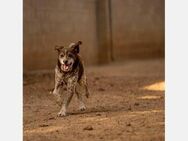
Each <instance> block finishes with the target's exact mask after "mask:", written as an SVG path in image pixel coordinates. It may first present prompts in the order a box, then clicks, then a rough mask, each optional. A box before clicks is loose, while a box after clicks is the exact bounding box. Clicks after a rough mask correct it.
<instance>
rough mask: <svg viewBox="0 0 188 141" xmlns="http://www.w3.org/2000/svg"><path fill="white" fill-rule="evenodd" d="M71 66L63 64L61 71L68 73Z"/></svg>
mask: <svg viewBox="0 0 188 141" xmlns="http://www.w3.org/2000/svg"><path fill="white" fill-rule="evenodd" d="M71 66H72V63H70V64H63V70H65V71H68V70H69V69H70V68H71Z"/></svg>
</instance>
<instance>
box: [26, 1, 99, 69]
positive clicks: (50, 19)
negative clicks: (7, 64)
mask: <svg viewBox="0 0 188 141" xmlns="http://www.w3.org/2000/svg"><path fill="white" fill-rule="evenodd" d="M23 8H24V21H23V23H24V49H23V55H24V71H27V70H37V69H52V68H54V65H55V62H56V52H55V51H54V46H55V45H69V43H70V42H76V41H78V40H81V41H83V45H82V46H81V55H82V56H83V58H84V60H85V63H86V64H96V63H97V62H98V61H97V58H98V57H97V49H96V48H97V36H96V5H95V0H79V2H78V1H77V0H24V5H23Z"/></svg>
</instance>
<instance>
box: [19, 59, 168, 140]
mask: <svg viewBox="0 0 188 141" xmlns="http://www.w3.org/2000/svg"><path fill="white" fill-rule="evenodd" d="M86 71H87V76H88V83H89V89H90V93H91V95H90V98H89V99H87V101H86V103H87V110H86V111H84V112H81V111H79V110H78V101H77V99H76V96H74V97H73V100H72V101H71V103H70V106H69V109H68V114H69V115H68V116H67V117H62V118H59V117H56V114H57V112H58V111H59V107H58V105H56V103H55V101H54V100H53V97H52V96H51V95H50V94H49V90H50V89H51V88H53V84H54V78H53V76H54V74H53V72H52V71H43V72H30V73H28V74H24V88H23V92H24V96H23V98H24V105H23V106H24V109H23V110H24V111H23V112H24V119H23V123H24V125H23V130H24V131H23V134H24V141H161V140H162V141H163V140H164V60H162V59H161V60H159V59H158V60H144V61H128V62H123V63H112V64H110V65H106V66H99V67H88V68H86Z"/></svg>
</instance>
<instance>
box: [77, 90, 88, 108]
mask: <svg viewBox="0 0 188 141" xmlns="http://www.w3.org/2000/svg"><path fill="white" fill-rule="evenodd" d="M75 93H76V95H77V98H78V100H79V110H81V111H84V110H86V106H85V104H84V101H83V98H82V95H81V94H80V93H79V92H78V90H77V89H76V90H75Z"/></svg>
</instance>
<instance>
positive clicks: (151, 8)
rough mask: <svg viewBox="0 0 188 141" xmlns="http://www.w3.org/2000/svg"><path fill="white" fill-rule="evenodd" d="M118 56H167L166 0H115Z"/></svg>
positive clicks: (114, 41)
mask: <svg viewBox="0 0 188 141" xmlns="http://www.w3.org/2000/svg"><path fill="white" fill-rule="evenodd" d="M111 13H112V41H113V56H114V59H115V60H124V59H127V58H131V59H134V58H138V59H140V58H153V57H161V56H164V0H111Z"/></svg>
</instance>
